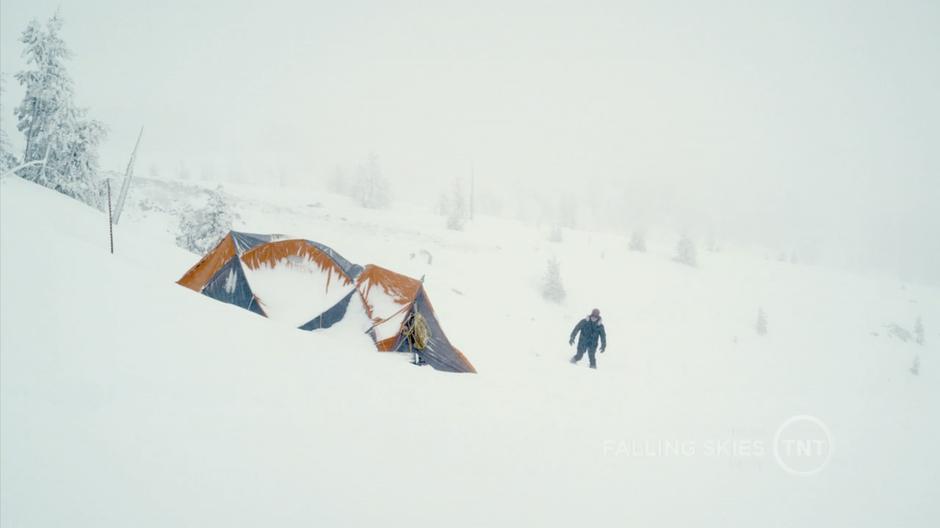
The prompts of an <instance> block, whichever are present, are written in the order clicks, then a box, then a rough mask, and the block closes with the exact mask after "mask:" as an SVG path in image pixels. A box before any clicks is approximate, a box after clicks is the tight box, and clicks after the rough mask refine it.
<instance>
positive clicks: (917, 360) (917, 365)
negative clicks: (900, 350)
mask: <svg viewBox="0 0 940 528" xmlns="http://www.w3.org/2000/svg"><path fill="white" fill-rule="evenodd" d="M911 374H913V375H915V376H917V375H918V374H920V356H914V364H913V365H911Z"/></svg>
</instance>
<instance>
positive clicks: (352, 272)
mask: <svg viewBox="0 0 940 528" xmlns="http://www.w3.org/2000/svg"><path fill="white" fill-rule="evenodd" d="M307 243H309V244H311V245H313V247H315V248H317V249H319V250H320V251H322V252H323V253H325V254H326V255H327V256H329V257H330V258H331V259H332V260H333V262H335V263H336V265H337V266H339V267H340V269H342V270H343V273H345V274H346V276H348V277H349V278H350V279H355V278H356V277H358V276H359V274H360V273H361V272H362V266H360V265H358V264H353V263H352V262H349V261H348V260H346V259H345V258H343V256H342V255H340V254H339V253H337V252H336V251H333V248H331V247H329V246H325V245H323V244H321V243H319V242H314V241H312V240H307Z"/></svg>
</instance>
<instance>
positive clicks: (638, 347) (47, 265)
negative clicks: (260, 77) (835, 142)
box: [0, 178, 940, 527]
mask: <svg viewBox="0 0 940 528" xmlns="http://www.w3.org/2000/svg"><path fill="white" fill-rule="evenodd" d="M190 191H191V189H190V190H189V191H187V188H186V187H185V186H184V185H182V184H179V183H174V182H152V181H151V182H147V181H144V182H142V183H141V184H140V186H139V187H135V188H133V189H132V190H131V195H130V197H129V199H128V207H129V210H128V211H126V212H125V216H124V217H123V218H122V223H121V225H120V226H117V227H116V230H115V237H116V254H115V255H113V256H112V255H110V254H108V250H107V247H108V240H107V221H106V219H105V217H104V216H103V215H102V214H101V213H99V212H97V211H94V210H91V209H89V208H86V207H84V206H82V205H81V204H79V203H77V202H74V201H72V200H69V199H67V198H65V197H63V196H60V195H58V194H56V193H54V192H52V191H49V190H46V189H42V188H39V187H36V186H34V185H32V184H29V183H27V182H24V181H22V180H19V179H16V178H4V179H3V180H2V181H0V200H2V202H0V215H2V216H0V229H2V231H0V258H2V260H0V396H2V398H0V458H2V464H0V524H2V525H3V526H11V527H12V526H62V525H68V526H223V525H225V526H248V525H276V526H309V525H345V526H350V525H359V526H362V525H376V524H380V523H381V524H383V525H392V526H399V525H400V526H431V525H440V524H442V523H446V524H448V525H456V526H492V525H520V524H521V525H546V526H573V525H595V526H624V525H630V524H634V525H641V526H648V525H673V526H686V525H692V524H694V525H703V526H712V525H714V526H742V525H757V526H808V525H812V526H839V525H841V526H849V525H850V526H931V525H934V524H935V523H936V522H937V521H938V520H940V505H938V503H937V501H936V500H935V495H936V490H937V489H940V463H938V457H937V455H936V453H935V452H934V451H933V450H934V447H935V446H936V445H938V441H940V422H938V412H937V409H936V403H937V402H938V401H940V398H938V396H940V383H938V381H940V374H938V370H940V363H938V358H937V356H938V352H940V349H938V343H940V332H938V329H940V291H938V289H937V288H935V287H929V286H924V285H919V284H902V283H900V282H898V281H897V280H894V279H886V278H883V277H870V276H860V275H851V274H846V273H842V272H838V271H835V270H830V269H826V268H821V267H810V266H800V265H791V264H786V263H780V262H777V261H774V260H768V259H766V258H764V257H763V255H761V254H760V253H758V252H754V251H749V250H745V249H741V248H737V249H736V248H732V247H728V248H724V249H723V250H722V251H721V252H720V253H707V252H700V255H699V256H700V262H701V265H700V267H699V268H697V269H693V268H689V267H686V266H682V265H679V264H676V263H674V262H672V261H671V260H670V257H671V254H672V248H673V245H674V242H675V239H674V238H669V237H667V236H665V235H661V236H659V237H657V236H655V234H651V235H650V237H649V238H648V241H647V242H648V245H649V248H650V250H649V252H648V253H631V252H629V251H627V249H626V246H627V240H626V238H625V237H621V236H615V235H611V234H602V233H587V232H578V231H570V230H566V231H565V233H564V235H565V236H564V241H563V242H561V243H551V242H548V241H547V236H546V235H547V233H545V232H542V231H540V230H537V229H534V228H531V227H526V226H523V225H520V224H517V223H514V222H510V221H505V220H499V219H495V218H485V217H484V218H480V219H478V220H476V221H474V222H473V223H471V224H469V225H468V229H467V232H464V233H456V232H451V231H447V230H445V229H443V223H444V222H443V219H442V218H438V217H435V216H433V215H429V214H427V213H424V212H421V211H415V210H410V209H408V208H406V207H404V206H403V205H399V206H397V207H393V208H392V209H391V210H385V211H370V210H363V209H360V208H358V207H355V206H353V205H351V204H350V203H348V201H347V200H346V199H344V198H342V197H336V196H331V195H328V194H322V193H317V194H310V193H305V192H298V191H296V190H281V189H259V188H251V187H247V186H234V187H229V188H227V191H228V192H230V193H232V194H233V197H234V200H235V204H236V206H237V208H238V210H239V214H240V216H241V219H240V224H239V225H237V226H235V227H236V228H239V229H243V230H246V231H252V232H272V233H275V232H277V233H292V234H297V235H302V236H306V237H308V238H311V239H314V240H318V241H321V242H323V243H326V244H328V245H331V246H332V247H334V248H335V249H336V250H338V251H339V252H340V253H342V254H343V255H344V256H345V257H346V258H348V259H350V260H352V261H354V262H358V263H367V262H373V263H375V264H379V265H382V266H384V267H388V268H390V269H394V270H396V271H399V272H402V273H407V274H409V275H411V276H415V277H420V276H421V275H426V276H427V279H426V285H427V290H428V293H429V295H430V298H431V300H432V302H433V303H434V306H435V308H436V311H437V313H438V316H439V317H440V319H441V321H442V325H443V327H444V330H445V331H446V332H447V333H448V336H449V338H450V340H451V341H452V342H453V343H454V344H455V345H456V346H458V347H459V348H461V349H462V350H463V351H464V353H465V354H466V355H467V357H468V358H469V359H470V361H471V362H472V363H473V364H474V365H475V366H476V368H477V370H478V371H479V374H476V375H459V374H446V373H440V372H435V371H433V370H431V369H430V368H418V367H414V366H411V365H409V364H408V359H409V358H408V357H406V356H404V355H399V354H382V353H378V352H375V351H374V348H373V346H372V343H371V342H370V341H369V339H368V337H367V336H365V335H363V334H362V332H361V327H362V324H363V321H357V320H352V319H351V320H348V321H344V322H343V323H341V324H340V325H338V326H337V327H334V328H332V329H330V330H329V331H326V332H317V333H309V332H302V331H299V330H295V329H292V328H290V326H289V325H286V324H283V323H278V322H275V321H271V320H266V319H264V318H261V317H258V316H256V315H254V314H251V313H249V312H247V311H244V310H240V309H237V308H234V307H232V306H228V305H224V304H221V303H218V302H215V301H212V300H211V299H208V298H206V297H204V296H200V295H197V294H195V293H193V292H192V291H190V290H187V289H185V288H182V287H180V286H178V285H176V284H174V281H175V280H176V279H178V278H179V276H180V275H182V273H183V272H185V270H186V269H188V268H189V267H190V266H191V265H192V264H193V263H195V262H196V260H197V259H198V257H197V256H195V255H191V254H189V253H186V252H184V251H182V250H179V249H177V248H176V247H174V246H173V244H172V240H173V236H172V234H171V233H170V231H171V230H172V229H173V220H172V214H171V213H172V210H173V208H174V204H176V203H177V202H178V201H180V200H183V199H193V197H194V196H195V194H194V193H192V192H190ZM142 203H143V205H144V206H145V207H141V204H142ZM421 250H426V251H428V252H430V253H431V254H432V255H433V264H428V263H427V259H426V258H424V257H423V256H421V255H420V254H419V252H420V251H421ZM551 255H557V256H558V258H559V260H560V262H561V266H562V267H561V273H562V277H563V280H564V284H565V287H566V289H567V291H568V293H569V297H568V300H567V301H566V302H565V303H564V304H562V305H554V304H550V303H546V302H545V301H543V300H542V299H541V298H540V297H539V293H538V287H537V285H538V281H539V280H540V278H541V276H542V274H543V273H544V270H545V263H546V261H547V259H548V258H549V257H550V256H551ZM595 306H596V307H598V308H600V309H601V311H602V313H603V316H604V320H605V322H606V324H607V331H608V335H609V343H610V345H609V347H608V351H607V353H605V354H603V355H599V367H600V369H599V370H598V371H596V372H595V371H591V370H589V369H587V368H586V365H585V363H586V362H583V363H582V364H581V365H580V366H578V367H574V366H571V365H569V364H568V363H567V359H568V357H569V356H570V355H571V354H572V352H573V350H572V349H571V348H570V347H568V346H567V339H568V333H569V332H570V330H571V328H572V327H573V326H574V324H575V323H576V322H577V320H578V318H580V317H583V316H584V314H585V313H586V312H587V311H589V310H590V309H591V308H593V307H595ZM758 307H763V308H764V310H765V311H766V312H767V317H768V323H769V335H767V336H766V337H759V336H757V335H756V334H755V332H754V330H753V325H754V321H755V318H756V315H757V310H758ZM917 316H921V317H922V318H923V321H924V326H925V328H926V330H927V343H926V345H924V346H919V345H916V344H914V343H911V342H907V343H904V342H901V341H899V340H897V339H894V338H891V337H889V336H888V335H887V334H886V332H885V328H884V325H886V324H889V323H898V324H900V325H902V326H905V327H908V328H910V327H911V326H912V325H913V321H914V319H915V318H916V317H917ZM875 334H877V335H875ZM916 355H919V356H920V361H921V369H920V375H919V376H914V375H912V374H911V373H910V372H909V370H908V369H909V368H910V366H911V364H912V362H913V360H914V357H915V356H916ZM802 414H809V415H813V416H815V417H818V418H819V419H821V420H822V421H823V422H824V423H825V424H826V426H827V427H828V429H829V430H830V432H831V435H832V441H833V444H832V457H831V460H830V462H829V464H828V465H827V466H826V467H825V468H824V469H823V470H822V471H821V472H819V473H818V474H815V475H813V476H807V477H800V476H794V475H792V474H789V473H787V472H786V471H784V470H783V469H781V467H780V466H779V465H778V463H777V462H776V461H775V459H774V456H773V454H772V452H773V445H774V442H773V441H774V434H775V432H776V431H777V428H778V427H779V426H780V425H781V424H782V423H783V422H784V421H785V420H787V419H788V418H790V417H791V416H794V415H802ZM677 444H681V445H682V446H685V447H686V448H688V446H692V451H693V452H691V453H689V452H688V449H686V452H685V453H676V452H672V451H669V449H666V450H665V451H668V452H664V451H663V450H662V449H661V448H662V446H664V445H666V446H670V445H677ZM716 445H718V446H721V447H722V449H720V450H717V452H716V451H715V450H713V449H712V447H714V446H716ZM744 446H750V448H745V447H744ZM754 446H759V447H762V449H756V448H755V447H754ZM732 447H733V448H734V449H733V450H731V448H732ZM732 451H734V452H732ZM758 451H759V452H758Z"/></svg>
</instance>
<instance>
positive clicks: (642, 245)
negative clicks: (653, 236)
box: [627, 229, 646, 253]
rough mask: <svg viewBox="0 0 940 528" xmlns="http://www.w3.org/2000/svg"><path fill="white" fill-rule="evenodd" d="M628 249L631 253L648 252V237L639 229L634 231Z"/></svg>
mask: <svg viewBox="0 0 940 528" xmlns="http://www.w3.org/2000/svg"><path fill="white" fill-rule="evenodd" d="M627 249H629V250H630V251H639V252H641V253H642V252H645V251H646V235H644V234H643V232H642V231H640V230H639V229H634V230H633V232H632V233H630V242H629V243H628V244H627Z"/></svg>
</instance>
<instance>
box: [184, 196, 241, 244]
mask: <svg viewBox="0 0 940 528" xmlns="http://www.w3.org/2000/svg"><path fill="white" fill-rule="evenodd" d="M235 217H236V215H235V214H234V213H233V212H232V210H231V207H230V206H229V204H228V201H227V200H226V198H225V194H224V193H223V191H222V187H221V186H219V187H217V188H216V189H215V190H214V191H209V200H208V202H207V203H206V205H205V207H202V208H200V209H191V208H190V209H186V210H184V211H183V212H182V216H181V218H180V223H179V230H178V232H177V235H176V245H178V246H179V247H181V248H183V249H187V250H189V251H192V252H193V253H196V254H198V255H204V254H206V253H208V252H209V250H211V249H212V248H213V247H215V245H216V244H217V243H218V242H219V240H221V239H222V237H224V236H225V235H226V234H228V232H229V231H231V230H232V224H233V223H234V221H235Z"/></svg>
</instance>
